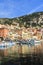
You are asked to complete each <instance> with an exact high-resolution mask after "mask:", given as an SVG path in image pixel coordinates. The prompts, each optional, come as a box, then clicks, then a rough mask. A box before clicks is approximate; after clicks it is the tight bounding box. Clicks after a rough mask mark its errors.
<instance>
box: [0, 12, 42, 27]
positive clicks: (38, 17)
mask: <svg viewBox="0 0 43 65" xmlns="http://www.w3.org/2000/svg"><path fill="white" fill-rule="evenodd" d="M14 22H16V23H19V24H20V26H25V27H28V26H30V25H32V26H36V25H39V26H40V25H43V12H35V13H32V14H29V15H24V16H21V17H17V18H12V19H9V18H0V24H9V25H11V24H13V23H14Z"/></svg>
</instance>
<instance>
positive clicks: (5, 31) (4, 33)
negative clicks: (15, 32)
mask: <svg viewBox="0 0 43 65" xmlns="http://www.w3.org/2000/svg"><path fill="white" fill-rule="evenodd" d="M7 36H8V29H7V28H4V27H3V28H0V37H3V38H6V37H7Z"/></svg>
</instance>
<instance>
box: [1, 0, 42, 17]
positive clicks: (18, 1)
mask: <svg viewBox="0 0 43 65" xmlns="http://www.w3.org/2000/svg"><path fill="white" fill-rule="evenodd" d="M38 11H43V0H0V18H14V17H19V16H22V15H25V14H31V13H33V12H38Z"/></svg>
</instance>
